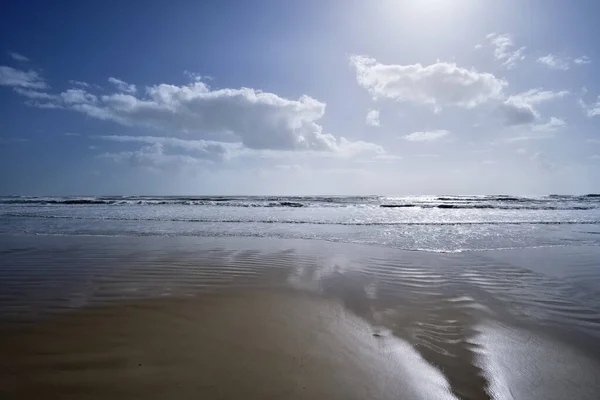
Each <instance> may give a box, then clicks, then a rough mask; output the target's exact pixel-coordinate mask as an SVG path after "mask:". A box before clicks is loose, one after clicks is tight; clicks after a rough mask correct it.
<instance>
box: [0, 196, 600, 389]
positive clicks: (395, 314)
mask: <svg viewBox="0 0 600 400" xmlns="http://www.w3.org/2000/svg"><path fill="white" fill-rule="evenodd" d="M244 288H252V289H257V288H292V289H294V290H305V291H311V292H315V293H318V294H320V295H323V296H326V297H327V298H333V299H337V301H339V302H340V303H342V304H343V305H344V307H345V308H346V309H347V310H349V311H350V312H352V313H353V314H355V315H357V316H359V317H360V318H362V319H364V320H365V321H368V322H369V323H370V324H372V325H373V326H375V327H377V329H379V330H380V332H382V335H384V336H385V335H393V336H394V337H395V338H398V340H401V341H402V342H403V343H405V345H406V346H410V348H412V349H414V350H415V351H416V352H417V353H418V354H419V357H422V358H423V360H425V361H426V362H427V363H429V364H430V365H432V366H434V367H435V368H436V369H437V370H439V371H440V372H441V374H442V375H443V377H444V379H445V381H446V383H445V385H446V384H447V387H449V388H450V392H451V394H452V396H454V397H449V398H461V399H512V398H529V399H565V398H578V399H597V398H600V345H599V343H600V196H598V195H585V196H545V197H516V196H410V197H383V196H364V197H141V196H138V197H44V198H40V197H4V198H0V321H1V320H5V321H6V320H7V321H11V323H12V322H14V321H26V322H27V321H31V320H32V319H33V320H38V319H45V318H47V317H49V316H52V315H55V314H56V313H62V312H65V311H71V310H74V309H79V308H84V307H86V306H89V305H94V304H103V303H115V302H120V301H123V300H126V299H143V298H156V297H163V296H178V297H181V296H184V297H185V296H195V295H198V294H201V293H204V292H213V291H218V290H222V289H244ZM416 385H418V384H416ZM436 398H439V397H436Z"/></svg>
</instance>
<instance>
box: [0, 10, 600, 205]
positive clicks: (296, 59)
mask: <svg viewBox="0 0 600 400" xmlns="http://www.w3.org/2000/svg"><path fill="white" fill-rule="evenodd" d="M599 13H600V3H597V2H595V1H591V0H586V1H580V2H577V7H575V6H573V4H570V3H567V2H562V1H558V0H551V1H542V0H538V1H530V2H522V1H518V0H508V1H503V2H485V3H484V2H479V1H475V0H456V1H451V0H423V1H401V0H379V1H369V2H362V1H316V0H310V1H286V2H275V1H255V2H252V3H250V2H243V1H234V0H231V1H221V2H214V3H210V4H209V2H202V3H198V2H193V1H189V0H182V1H171V2H159V1H150V2H146V3H144V6H143V7H139V6H138V5H135V4H133V3H132V2H130V3H126V2H123V3H121V2H108V3H106V2H99V1H95V2H75V1H67V2H61V3H60V4H58V3H53V4H50V3H47V2H42V1H29V2H17V1H5V2H3V3H2V4H1V5H0V118H1V120H2V122H3V124H2V129H0V171H1V172H0V195H91V196H93V195H103V194H115V195H121V194H122V195H134V194H136V195H158V194H161V195H262V194H264V195H302V194H306V195H317V194H326V195H327V194H331V195H336V194H339V195H350V194H352V195H364V194H382V195H406V194H432V195H433V194H494V193H496V194H531V195H535V194H550V193H558V194H569V193H577V194H584V193H598V192H600V179H598V176H600V130H599V127H600V79H598V78H599V76H598V68H597V67H596V64H597V63H598V62H600V47H598V46H597V45H596V43H595V41H594V39H595V38H596V37H598V34H599V33H600V28H598V27H597V24H596V21H595V20H596V19H597V18H596V16H597V15H600V14H599Z"/></svg>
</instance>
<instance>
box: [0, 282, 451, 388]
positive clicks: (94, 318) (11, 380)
mask: <svg viewBox="0 0 600 400" xmlns="http://www.w3.org/2000/svg"><path fill="white" fill-rule="evenodd" d="M374 334H375V335H374ZM0 338H1V341H0V354H2V359H1V361H0V376H1V378H0V388H1V391H0V393H4V395H5V396H7V397H4V398H11V399H13V398H14V399H17V398H25V399H27V398H31V399H34V398H49V399H53V398H61V399H64V398H77V399H101V398H112V399H121V398H122V399H132V398H157V399H163V398H178V399H187V398H211V399H213V398H214V399H216V398H224V399H239V398H247V399H264V398H288V399H325V398H329V399H331V398H337V399H371V398H373V399H396V398H410V399H412V398H414V399H418V398H436V399H443V398H453V396H452V395H451V394H450V392H449V389H448V385H447V383H446V380H445V379H444V377H443V375H442V374H441V373H440V372H439V371H437V370H436V369H435V368H433V367H431V366H429V364H427V363H426V362H425V361H423V359H422V358H421V357H420V356H419V355H418V354H417V353H416V352H414V351H413V350H412V349H411V347H410V346H409V345H407V344H406V343H403V342H401V341H399V340H397V339H395V338H394V337H392V336H389V335H387V334H385V333H384V332H380V331H377V330H374V327H372V326H371V325H369V324H368V323H366V322H365V321H364V320H362V319H360V318H358V317H356V316H354V315H353V314H352V313H350V312H348V311H346V310H345V309H344V308H343V307H342V306H341V304H340V303H338V302H336V301H334V300H328V299H323V298H319V297H317V296H314V295H310V294H306V293H300V292H290V291H261V292H256V291H254V292H239V293H235V292H229V293H221V294H213V295H204V296H201V297H199V298H194V299H160V300H142V301H136V302H126V303H124V304H121V305H114V306H108V307H92V308H89V309H85V310H81V311H77V312H73V313H70V314H67V315H62V316H59V317H55V318H54V319H52V320H49V321H46V322H43V323H39V324H36V325H34V326H28V327H22V328H20V329H12V330H9V331H5V332H4V333H3V334H2V336H0Z"/></svg>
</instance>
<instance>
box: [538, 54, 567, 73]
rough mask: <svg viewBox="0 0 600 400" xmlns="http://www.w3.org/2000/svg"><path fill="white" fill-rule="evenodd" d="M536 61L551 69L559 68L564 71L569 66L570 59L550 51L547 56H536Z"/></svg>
mask: <svg viewBox="0 0 600 400" xmlns="http://www.w3.org/2000/svg"><path fill="white" fill-rule="evenodd" d="M537 61H538V62H539V63H541V64H544V65H545V66H547V67H548V68H552V69H560V70H563V71H566V70H568V69H569V68H571V65H570V64H571V60H569V59H568V58H560V57H558V56H555V55H554V54H552V53H550V54H548V55H547V56H543V57H540V58H538V59H537Z"/></svg>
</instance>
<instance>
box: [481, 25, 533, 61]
mask: <svg viewBox="0 0 600 400" xmlns="http://www.w3.org/2000/svg"><path fill="white" fill-rule="evenodd" d="M486 39H487V40H488V41H489V43H490V44H491V45H492V46H493V47H494V57H495V58H496V60H498V61H500V62H501V63H502V65H503V66H505V67H506V68H508V69H511V68H514V67H515V66H516V64H517V62H518V61H521V60H524V59H525V56H524V55H523V52H524V51H525V47H519V48H516V46H515V44H514V42H513V39H512V36H511V35H508V34H501V35H500V34H497V33H490V34H489V35H487V36H486Z"/></svg>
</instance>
